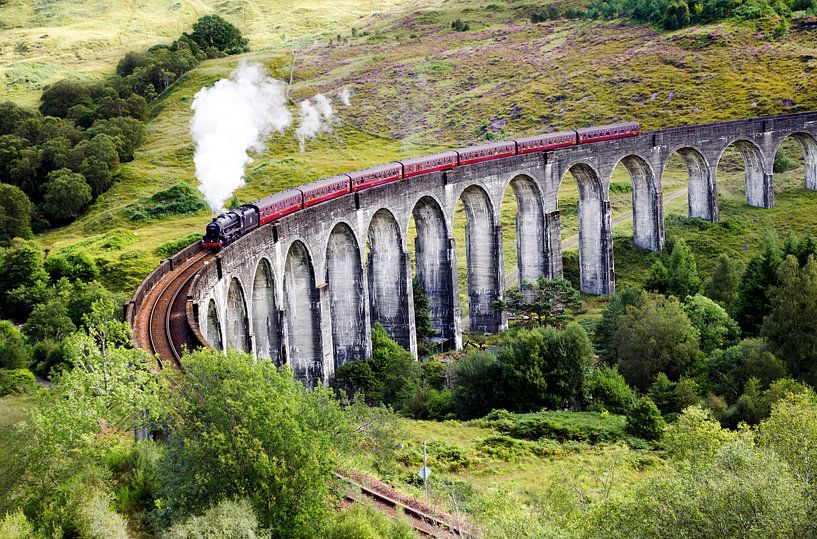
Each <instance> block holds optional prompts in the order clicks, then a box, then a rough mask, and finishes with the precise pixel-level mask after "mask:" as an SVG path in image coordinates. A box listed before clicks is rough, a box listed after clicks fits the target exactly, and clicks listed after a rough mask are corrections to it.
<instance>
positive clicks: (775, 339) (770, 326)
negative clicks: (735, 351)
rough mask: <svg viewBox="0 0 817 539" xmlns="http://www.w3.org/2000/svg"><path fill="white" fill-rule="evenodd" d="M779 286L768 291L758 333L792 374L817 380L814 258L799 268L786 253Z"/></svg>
mask: <svg viewBox="0 0 817 539" xmlns="http://www.w3.org/2000/svg"><path fill="white" fill-rule="evenodd" d="M778 275H779V282H780V284H779V286H776V287H774V288H773V289H772V290H771V291H770V293H769V296H770V299H771V310H770V312H769V315H768V316H767V317H766V319H765V321H764V322H763V327H762V328H761V333H762V334H763V336H764V337H766V338H767V339H768V340H769V344H770V345H771V348H772V352H773V353H774V354H775V355H776V356H777V357H779V358H782V359H783V361H784V362H785V363H786V366H787V367H788V370H789V372H790V373H791V374H792V375H793V376H794V377H796V378H803V379H805V380H807V381H808V382H810V383H812V384H815V383H817V262H815V261H814V259H813V258H809V260H808V262H807V263H806V265H805V266H804V267H803V268H802V269H800V265H799V263H798V262H797V259H796V258H794V257H793V256H791V255H789V256H788V257H787V258H786V260H785V261H784V262H783V264H782V265H781V266H780V271H779V273H778Z"/></svg>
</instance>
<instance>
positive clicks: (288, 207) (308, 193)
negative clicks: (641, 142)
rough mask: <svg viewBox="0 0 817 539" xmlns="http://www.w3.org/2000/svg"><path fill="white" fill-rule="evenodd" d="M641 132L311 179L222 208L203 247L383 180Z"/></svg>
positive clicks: (554, 140) (620, 128)
mask: <svg viewBox="0 0 817 539" xmlns="http://www.w3.org/2000/svg"><path fill="white" fill-rule="evenodd" d="M640 133H641V126H640V124H638V123H637V122H627V123H618V124H611V125H602V126H599V127H588V128H585V129H576V130H573V131H560V132H558V133H547V134H544V135H536V136H533V137H527V138H520V139H514V140H503V141H498V142H491V143H488V144H481V145H478V146H470V147H468V148H463V149H459V150H451V151H447V152H442V153H437V154H433V155H424V156H421V157H412V158H409V159H403V160H401V161H396V162H394V163H389V164H386V165H379V166H376V167H372V168H367V169H363V170H357V171H354V172H349V173H348V174H340V175H338V176H332V177H330V178H324V179H321V180H318V181H315V182H312V183H309V184H306V185H301V186H299V187H294V188H292V189H287V190H285V191H281V192H279V193H275V194H273V195H270V196H268V197H264V198H262V199H261V200H256V201H255V202H251V203H249V204H244V205H243V206H239V207H238V208H236V209H234V210H231V211H228V212H226V213H222V214H221V215H219V216H218V217H215V218H214V219H213V221H212V222H211V223H210V224H208V225H207V229H206V232H205V235H204V237H203V238H202V240H201V245H202V247H204V248H206V249H211V250H217V249H220V248H221V247H223V246H225V245H228V244H230V243H232V242H234V241H235V240H236V239H238V238H240V237H241V236H243V235H244V234H246V233H248V232H251V231H252V230H255V229H256V228H258V227H259V226H261V225H265V224H267V223H271V222H273V221H277V220H279V219H281V218H282V217H284V216H287V215H289V214H291V213H295V212H297V211H300V210H302V209H304V208H308V207H310V206H314V205H316V204H320V203H322V202H326V201H327V200H331V199H333V198H338V197H341V196H343V195H348V194H349V193H354V192H357V191H362V190H364V189H370V188H372V187H376V186H378V185H384V184H387V183H391V182H396V181H401V180H408V179H410V178H412V177H413V176H419V175H420V174H428V173H430V172H436V171H440V170H450V169H453V168H455V167H458V166H462V165H470V164H473V163H480V162H483V161H490V160H492V159H502V158H504V157H511V156H514V155H522V154H526V153H533V152H546V151H551V150H555V149H558V148H564V147H567V146H574V145H577V144H589V143H593V142H601V141H604V140H612V139H618V138H625V137H634V136H636V135H638V134H640Z"/></svg>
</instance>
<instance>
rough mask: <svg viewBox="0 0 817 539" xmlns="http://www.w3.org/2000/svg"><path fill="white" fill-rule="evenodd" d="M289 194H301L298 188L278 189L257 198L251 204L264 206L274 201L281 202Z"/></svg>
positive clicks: (289, 195)
mask: <svg viewBox="0 0 817 539" xmlns="http://www.w3.org/2000/svg"><path fill="white" fill-rule="evenodd" d="M291 196H299V197H300V196H301V192H300V191H299V190H298V189H295V188H292V189H285V190H283V191H279V192H277V193H273V194H271V195H269V196H265V197H264V198H261V199H258V200H256V201H255V202H253V203H252V204H253V205H254V206H258V207H259V208H266V207H267V206H269V205H270V204H274V203H276V202H281V201H282V200H287V199H288V198H289V197H291Z"/></svg>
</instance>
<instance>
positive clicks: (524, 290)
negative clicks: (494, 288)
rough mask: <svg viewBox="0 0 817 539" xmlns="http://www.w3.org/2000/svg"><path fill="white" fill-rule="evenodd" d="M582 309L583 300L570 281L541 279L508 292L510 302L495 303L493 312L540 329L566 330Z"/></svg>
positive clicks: (524, 283) (506, 300) (507, 300)
mask: <svg viewBox="0 0 817 539" xmlns="http://www.w3.org/2000/svg"><path fill="white" fill-rule="evenodd" d="M579 307H581V296H580V294H579V292H578V291H577V290H576V289H574V288H573V286H572V285H571V284H570V281H568V280H567V279H548V278H547V277H544V276H542V277H539V279H537V280H536V282H531V281H525V282H523V283H522V286H520V287H518V288H514V289H512V290H509V291H508V292H507V298H506V299H505V300H500V301H496V302H494V308H496V309H499V310H502V311H506V312H509V313H511V314H512V315H513V316H515V317H520V318H526V319H527V320H529V321H532V322H535V323H536V324H538V325H540V326H541V325H545V326H554V327H557V328H560V329H561V328H563V327H564V325H565V324H566V323H567V322H568V321H569V320H571V319H572V316H571V313H575V311H576V310H577V309H578V308H579Z"/></svg>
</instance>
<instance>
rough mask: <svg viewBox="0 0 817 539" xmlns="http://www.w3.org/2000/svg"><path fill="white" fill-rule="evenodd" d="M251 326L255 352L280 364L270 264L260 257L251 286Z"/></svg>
mask: <svg viewBox="0 0 817 539" xmlns="http://www.w3.org/2000/svg"><path fill="white" fill-rule="evenodd" d="M252 326H253V335H254V337H255V354H256V356H257V357H258V358H263V359H270V360H272V361H273V362H274V363H275V364H276V365H278V366H280V365H281V321H280V319H279V312H278V302H277V301H276V298H275V282H274V280H273V277H272V266H270V263H269V261H268V260H267V259H266V258H262V259H261V262H259V264H258V268H257V269H256V270H255V278H254V280H253V287H252Z"/></svg>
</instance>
